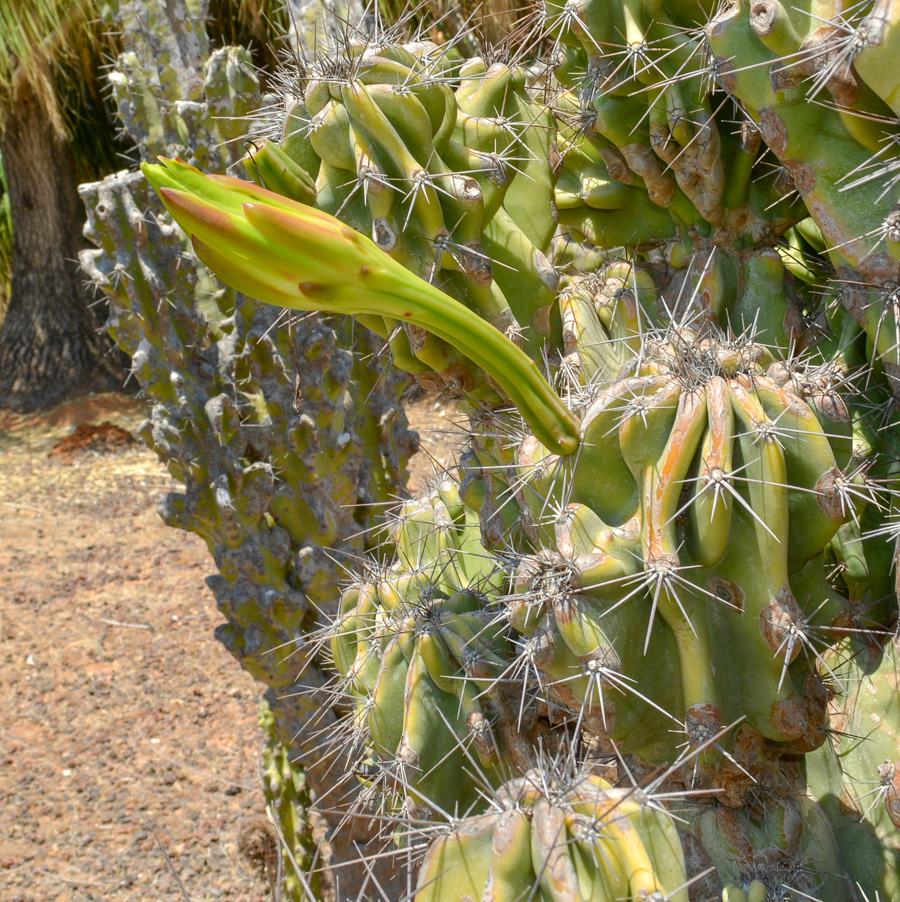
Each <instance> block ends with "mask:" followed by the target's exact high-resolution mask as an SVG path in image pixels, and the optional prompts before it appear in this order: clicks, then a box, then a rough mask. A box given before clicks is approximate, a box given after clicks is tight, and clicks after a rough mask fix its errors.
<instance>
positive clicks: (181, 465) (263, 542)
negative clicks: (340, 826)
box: [81, 2, 415, 898]
mask: <svg viewBox="0 0 900 902" xmlns="http://www.w3.org/2000/svg"><path fill="white" fill-rule="evenodd" d="M205 15H206V4H205V3H199V4H195V3H188V4H187V5H180V6H179V5H177V4H175V5H173V4H166V3H155V2H154V3H146V2H141V3H121V4H118V5H117V6H116V8H115V16H116V22H117V23H118V29H119V30H120V31H121V33H122V41H123V45H124V51H123V53H122V55H121V56H120V57H119V59H118V60H117V64H116V66H115V68H114V69H112V70H111V72H110V74H109V80H110V84H111V87H112V94H113V97H114V99H115V101H116V105H117V108H118V112H119V117H120V119H121V122H122V124H123V127H124V129H125V130H126V132H127V133H128V134H129V135H130V136H131V137H132V139H133V140H134V141H135V143H136V145H137V147H138V149H139V151H140V153H141V155H142V157H143V158H145V159H155V158H156V156H157V155H158V154H178V155H180V156H182V157H184V158H185V159H189V160H192V161H193V162H195V163H197V164H201V165H203V166H209V167H213V168H217V169H224V168H226V167H228V166H232V165H234V166H236V165H237V164H238V160H239V157H240V155H241V154H242V153H243V150H244V144H243V142H242V141H236V140H235V139H237V138H238V137H240V136H241V135H242V134H243V129H244V128H245V127H246V124H245V120H246V118H247V117H250V116H252V115H253V113H254V111H255V110H256V109H258V108H259V107H260V105H261V104H262V102H263V100H262V95H261V93H260V87H259V79H258V75H257V73H256V71H255V69H254V67H253V65H252V63H251V60H250V56H249V54H248V53H247V51H246V50H244V49H242V48H235V47H230V48H221V49H218V50H214V51H210V48H209V46H208V41H207V36H206V32H205V29H204V28H203V25H202V22H203V19H204V17H205ZM81 193H82V197H83V199H84V201H85V204H86V206H87V208H88V223H87V226H86V233H87V236H88V237H89V238H90V239H91V240H92V241H93V242H94V243H95V244H96V245H97V246H98V249H97V250H95V251H88V252H85V253H84V254H83V255H82V265H83V267H84V269H85V271H86V273H87V275H88V276H89V277H90V279H91V280H92V281H93V283H94V284H95V286H97V287H98V289H99V290H102V291H103V292H104V293H105V294H106V295H107V297H108V299H109V302H110V306H111V317H110V321H109V323H108V328H109V330H110V332H111V334H112V335H113V336H114V337H115V339H116V341H117V342H118V344H119V346H120V347H121V348H122V349H123V350H125V351H126V352H127V353H128V354H129V355H130V356H131V358H132V376H133V378H135V379H136V380H137V381H138V383H139V384H140V386H141V388H142V390H143V391H144V392H145V393H146V395H147V396H149V398H150V399H151V400H152V401H153V403H154V406H153V409H152V413H151V415H150V417H149V419H148V420H147V422H145V423H144V424H143V426H142V428H141V434H142V436H143V438H144V439H145V440H146V441H147V443H148V444H149V445H150V446H151V447H152V448H153V449H154V450H155V451H156V453H157V454H158V455H159V457H160V459H161V460H162V461H163V462H164V463H165V464H166V466H167V467H168V469H169V471H170V473H171V474H172V475H173V476H174V477H175V478H176V479H177V480H179V481H180V482H181V483H183V485H184V489H183V491H180V492H173V493H171V494H170V495H168V496H167V497H166V498H165V500H164V501H163V503H162V505H161V509H160V510H161V514H162V516H163V518H164V519H165V521H166V522H167V523H168V524H170V525H172V526H175V527H178V528H181V529H186V530H190V531H191V532H194V533H196V534H198V535H200V536H202V537H203V538H204V540H205V541H206V542H207V544H208V546H209V550H210V554H211V555H212V557H213V558H214V560H215V563H216V566H217V568H218V573H217V575H215V576H213V577H211V578H210V579H209V585H210V588H211V589H212V591H213V593H214V595H215V598H216V602H217V604H218V606H219V608H220V610H221V612H222V613H223V615H224V617H225V622H224V623H222V624H221V625H220V626H219V627H218V628H217V630H216V635H217V637H218V638H219V640H220V641H222V642H223V643H224V644H225V646H226V647H227V648H228V650H229V651H231V652H232V654H234V656H235V657H236V658H237V659H238V661H239V662H240V664H241V666H243V667H244V668H246V669H247V670H248V671H249V672H250V673H252V674H253V676H254V677H256V678H257V679H259V680H260V681H261V682H262V683H263V684H265V687H266V688H267V694H266V698H267V701H268V704H269V705H270V707H271V710H272V712H273V715H274V719H275V720H274V723H275V727H274V729H275V730H276V732H277V735H278V736H279V737H280V741H281V742H282V743H283V744H284V748H283V749H279V748H278V747H277V745H273V747H272V750H271V753H270V754H271V755H272V756H275V757H278V756H282V757H284V758H285V761H286V760H287V757H290V758H291V759H292V760H294V761H295V762H297V761H299V762H300V763H299V764H298V765H297V767H298V768H299V767H300V766H301V765H302V766H308V767H309V773H308V776H309V779H310V782H311V783H312V784H313V785H314V786H315V787H316V788H317V789H318V790H319V791H322V790H323V789H327V788H328V786H330V785H331V783H332V782H333V778H332V777H331V776H330V775H328V774H327V773H326V772H325V770H324V768H322V767H318V768H317V767H316V765H317V764H318V763H319V761H320V757H321V756H320V753H319V751H318V749H317V743H316V741H315V739H314V738H312V736H311V731H310V729H309V721H310V719H311V718H313V717H315V718H316V719H317V720H318V719H319V718H320V717H321V716H322V715H321V710H320V705H319V704H318V703H317V702H316V701H315V700H314V699H312V698H311V697H310V696H309V695H308V694H306V693H305V692H301V691H299V690H298V687H297V686H295V683H297V680H298V674H299V673H300V671H301V670H302V669H303V668H302V667H301V666H300V662H301V661H306V662H307V663H308V665H309V666H308V667H307V668H306V669H305V671H304V675H303V677H302V681H301V682H302V685H303V686H304V687H316V686H321V685H322V684H323V683H325V682H326V681H327V679H328V676H327V675H323V674H322V672H321V662H319V661H315V660H313V659H312V658H311V657H310V656H309V655H308V654H307V652H306V651H305V650H304V648H303V637H304V636H305V635H306V634H307V633H309V632H310V631H311V630H313V629H314V628H315V624H316V623H317V621H318V620H319V618H320V617H323V616H327V615H326V614H325V613H324V612H326V611H328V609H329V608H331V609H332V610H333V609H334V604H335V599H334V586H335V585H336V584H337V583H338V581H339V580H340V579H341V575H342V573H343V569H342V568H343V566H344V565H345V562H346V560H347V559H348V558H350V557H356V556H358V555H359V554H360V553H362V552H363V551H364V550H365V548H366V542H367V540H366V539H365V535H366V532H367V529H368V527H369V526H370V525H371V523H374V518H375V517H376V516H377V512H378V511H379V510H380V509H381V506H382V505H384V504H386V503H390V502H392V501H393V500H394V499H395V498H396V497H397V495H398V494H402V492H403V490H404V489H403V486H404V482H405V475H406V462H407V460H408V457H409V455H410V453H412V451H413V450H414V449H415V436H414V435H411V434H410V433H409V432H408V431H407V429H406V420H405V417H404V415H403V413H402V410H401V409H400V407H399V404H398V397H399V393H400V391H401V389H402V387H403V384H404V383H403V382H402V380H397V379H395V378H393V377H392V376H391V375H390V373H389V371H388V370H387V369H386V367H385V366H384V365H383V364H382V363H380V362H379V361H380V360H381V356H382V355H381V353H380V352H381V349H382V342H381V341H380V340H377V339H375V338H374V337H373V336H371V335H370V334H369V333H367V332H366V331H365V330H362V329H356V330H354V329H353V326H352V323H349V322H347V321H340V322H335V321H332V320H329V319H328V318H327V317H321V316H316V317H312V318H307V319H306V320H303V321H301V320H300V319H299V318H298V319H291V320H289V321H287V322H284V323H282V320H283V317H282V316H281V314H280V312H279V311H278V310H277V309H275V308H273V307H271V306H269V305H263V304H260V303H259V302H257V301H256V300H254V299H252V298H251V297H247V296H244V295H241V294H240V293H238V292H236V291H234V290H232V289H224V290H222V289H221V288H220V287H219V286H217V285H216V284H215V282H214V280H213V279H212V277H211V275H210V273H209V272H208V271H207V270H206V269H205V267H204V266H203V265H202V264H201V263H200V262H199V260H198V259H197V257H196V256H195V255H194V254H193V252H192V251H191V249H190V247H189V246H187V245H186V244H185V243H184V242H183V240H181V239H180V238H179V236H178V234H177V230H176V227H175V226H174V225H172V224H171V222H170V221H169V220H168V219H167V217H166V215H165V211H164V209H163V208H162V206H161V205H160V203H159V201H158V198H157V197H156V196H155V195H154V193H153V192H152V191H151V190H150V188H149V186H148V185H147V183H146V181H145V180H144V179H143V177H142V176H141V174H140V173H128V172H121V173H118V174H116V175H114V176H110V177H109V178H107V179H104V180H103V181H102V182H99V183H96V184H91V185H84V186H82V189H81ZM282 325H283V327H282ZM360 397H361V398H365V399H367V404H366V405H365V406H360V405H359V404H358V403H357V401H356V399H357V398H360ZM332 719H333V718H332ZM285 766H286V765H285V764H284V762H282V771H284V767H285ZM282 776H283V778H284V779H286V780H288V781H294V782H296V781H302V780H305V779H306V776H304V774H303V772H302V770H298V771H297V773H295V774H294V775H293V776H290V775H285V774H283V775H282ZM297 827H298V825H297V824H293V823H291V824H289V823H287V822H284V823H283V824H282V829H283V831H284V832H285V833H286V834H289V835H298V829H297ZM307 839H308V836H307ZM332 845H333V847H334V851H335V852H336V854H337V857H340V849H339V846H340V843H339V842H335V843H333V844H332ZM298 858H302V856H299V853H298ZM308 860H311V858H309V859H308ZM320 860H323V859H322V857H321V856H320ZM345 885H347V881H346V880H345ZM288 889H290V887H288ZM291 892H293V896H292V897H293V898H302V892H301V891H300V889H299V888H297V887H294V889H293V890H291Z"/></svg>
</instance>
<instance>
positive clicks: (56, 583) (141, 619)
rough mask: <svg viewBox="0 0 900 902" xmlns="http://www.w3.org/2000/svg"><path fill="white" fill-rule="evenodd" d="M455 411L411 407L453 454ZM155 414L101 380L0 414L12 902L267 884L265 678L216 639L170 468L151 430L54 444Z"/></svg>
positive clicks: (88, 900) (6, 896)
mask: <svg viewBox="0 0 900 902" xmlns="http://www.w3.org/2000/svg"><path fill="white" fill-rule="evenodd" d="M443 414H444V409H443V407H442V405H440V404H437V403H436V402H435V401H434V400H433V399H428V400H426V401H422V402H419V403H418V404H416V405H414V406H413V408H412V409H411V411H410V417H411V419H412V420H413V422H414V426H416V427H417V428H419V429H420V430H422V432H423V439H424V442H423V446H424V448H425V449H426V451H430V452H432V453H433V454H434V455H436V456H437V457H440V458H444V457H445V456H446V454H447V449H448V447H449V439H448V438H447V437H446V436H445V435H442V434H441V433H440V432H437V433H435V432H429V431H427V430H430V429H431V428H434V427H437V428H438V429H440V428H441V427H442V426H443V425H444V424H445V423H446V422H447V420H446V419H444V418H443ZM143 416H144V410H143V408H142V406H141V405H140V404H139V403H138V402H136V401H134V400H132V399H129V398H125V397H120V396H117V395H104V396H98V397H91V398H87V399H84V400H82V401H81V402H80V403H77V404H72V405H66V406H64V407H62V408H59V409H57V410H56V411H54V412H52V413H51V414H50V415H42V416H39V417H38V416H34V417H10V416H8V415H7V416H6V417H5V418H0V687H2V689H0V900H3V902H52V900H56V902H101V900H102V902H126V900H127V902H131V900H134V902H138V900H140V902H155V900H177V899H183V898H184V892H183V891H182V889H181V886H180V885H179V883H180V884H181V885H183V887H184V890H185V891H186V893H187V895H188V896H189V897H190V899H191V900H193V902H201V900H214V899H215V900H225V902H257V900H259V902H262V900H266V899H268V898H269V892H268V887H267V884H266V883H265V882H264V880H263V879H262V877H261V876H260V875H257V874H255V873H254V872H252V871H251V869H250V868H249V866H248V865H247V864H245V862H244V861H243V860H242V859H241V857H240V856H239V854H238V852H237V837H238V835H239V833H240V831H241V830H242V829H243V828H245V827H246V826H247V825H248V824H252V822H253V821H254V820H255V819H256V818H258V817H261V816H263V814H264V803H263V797H262V793H261V792H260V791H259V789H258V786H259V782H260V781H259V753H260V751H261V748H262V745H263V739H262V734H261V732H260V730H259V728H258V726H257V723H256V715H257V708H258V699H259V696H260V692H259V688H258V686H257V684H255V683H254V682H253V680H252V679H251V678H250V677H249V676H247V675H246V674H245V673H243V672H242V671H241V670H240V668H239V667H238V666H237V664H236V663H235V662H234V660H233V659H232V658H231V657H230V656H229V655H228V653H227V652H226V651H225V650H224V649H223V648H221V647H220V646H219V645H218V643H216V642H215V640H214V639H213V637H212V631H213V629H214V628H215V626H216V624H217V623H219V622H220V620H221V617H220V615H219V613H218V611H217V610H216V607H215V604H214V602H213V598H212V595H211V593H210V592H209V591H208V590H207V588H206V586H205V584H204V579H205V577H207V576H208V575H211V573H212V572H213V564H212V561H211V559H210V557H209V555H208V553H207V551H206V547H205V545H204V544H203V542H202V541H201V540H200V539H199V538H198V537H196V536H193V535H189V534H185V533H181V532H178V531H175V530H172V529H168V528H167V527H165V526H164V525H163V524H162V521H161V520H160V519H159V517H158V516H157V514H156V510H155V508H156V504H157V502H158V501H159V499H160V496H161V495H162V494H164V493H165V492H167V491H170V490H172V489H173V488H175V484H174V483H173V482H172V481H171V480H170V479H169V477H168V476H167V475H166V473H165V471H164V470H163V469H162V467H161V466H160V465H159V464H158V462H157V460H156V457H155V456H154V455H153V454H152V453H151V452H149V451H148V450H147V449H145V448H143V446H141V445H140V444H134V445H131V446H125V447H120V448H117V449H115V450H108V449H107V450H105V451H101V450H98V449H96V448H93V449H92V448H90V447H88V448H86V449H84V450H82V451H80V452H78V453H75V454H74V455H70V456H69V457H68V458H66V457H62V458H61V457H59V456H48V451H49V450H50V448H52V446H53V444H54V443H55V442H57V441H59V440H60V439H61V438H64V437H66V436H68V435H70V434H71V433H72V431H73V429H74V427H75V426H77V425H78V424H79V423H100V422H103V421H111V422H113V423H115V424H117V425H119V426H121V427H123V428H124V429H125V430H128V431H133V430H134V429H135V428H136V426H137V425H138V423H139V422H140V421H141V419H142V418H143ZM415 469H416V475H415V478H416V479H418V480H421V478H422V475H423V473H425V472H427V471H429V470H430V469H431V467H430V464H429V461H428V459H427V454H425V455H419V456H418V458H417V460H416V467H415Z"/></svg>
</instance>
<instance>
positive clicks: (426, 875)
mask: <svg viewBox="0 0 900 902" xmlns="http://www.w3.org/2000/svg"><path fill="white" fill-rule="evenodd" d="M648 802H649V800H646V799H642V798H641V795H640V794H635V793H632V792H631V791H629V790H627V789H619V788H615V787H613V786H611V785H610V784H609V783H608V782H606V781H605V780H604V779H603V778H601V777H599V776H582V777H580V778H578V777H576V778H575V779H574V780H573V779H569V780H568V781H560V785H555V781H552V780H548V776H547V775H546V774H545V773H542V772H540V771H536V770H530V771H528V772H527V773H526V774H524V775H523V776H522V777H519V778H517V779H515V780H512V781H510V782H508V783H506V784H504V785H503V786H502V787H500V789H499V790H497V792H496V793H495V796H494V799H493V801H492V808H491V811H490V813H488V814H483V815H480V816H479V817H477V818H471V819H468V820H465V821H463V822H462V823H460V824H458V825H455V826H453V827H451V828H450V829H449V830H447V832H446V833H445V834H444V835H442V836H440V837H438V838H437V839H436V840H434V842H433V843H432V844H431V845H430V846H429V848H428V850H427V851H426V853H425V861H424V863H423V865H422V867H421V870H420V871H419V886H418V891H417V893H416V896H415V899H416V902H431V900H435V902H436V900H438V899H440V900H442V902H444V900H447V902H453V900H460V902H462V900H464V899H482V898H488V897H490V898H495V899H504V900H506V899H508V900H513V899H526V898H529V897H531V898H541V899H547V900H559V902H575V900H580V899H591V900H596V902H612V900H619V899H635V900H637V899H647V900H655V899H657V898H659V899H663V898H664V899H670V900H672V902H687V898H688V896H687V891H686V890H685V889H684V885H685V883H686V878H685V864H684V858H683V855H682V851H681V845H680V842H679V839H678V835H677V831H676V829H675V826H674V823H673V821H672V820H671V818H670V817H669V816H668V815H667V814H665V813H664V812H663V811H662V810H660V809H659V808H658V807H656V806H654V805H653V804H652V803H648ZM488 894H490V896H488Z"/></svg>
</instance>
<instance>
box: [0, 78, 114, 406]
mask: <svg viewBox="0 0 900 902" xmlns="http://www.w3.org/2000/svg"><path fill="white" fill-rule="evenodd" d="M0 153H2V155H3V163H4V166H5V168H6V172H7V177H8V181H9V197H10V208H11V212H12V225H13V271H12V290H11V293H10V299H9V308H8V310H7V313H6V317H5V318H4V320H3V323H2V325H0V407H8V408H12V409H13V410H18V411H22V412H24V411H29V410H37V409H40V408H44V407H49V406H51V405H53V404H55V403H58V402H59V401H62V400H65V399H66V398H68V397H70V396H72V395H74V394H76V393H78V392H82V391H86V390H89V389H97V390H105V389H111V388H120V387H121V386H122V383H123V381H124V372H125V370H124V367H123V361H122V358H121V356H120V354H119V352H117V351H114V350H113V346H112V343H111V342H110V340H109V339H108V338H107V337H106V335H105V334H102V333H101V331H100V330H101V328H102V326H103V322H104V319H105V310H106V304H105V302H103V301H98V300H96V299H95V298H94V297H93V293H92V291H91V290H90V289H89V288H88V287H87V286H86V285H85V279H84V275H83V274H82V273H81V271H80V268H79V265H78V251H79V250H80V249H81V248H82V247H84V246H85V245H86V242H85V241H84V239H83V237H82V228H83V226H84V219H85V214H84V208H83V206H82V204H81V199H80V198H79V196H78V178H77V175H76V170H75V160H74V156H73V154H72V150H71V148H70V147H69V145H68V144H67V143H66V142H65V141H63V140H60V138H59V137H58V136H57V135H56V134H55V133H54V131H53V127H52V125H51V124H50V122H49V121H48V120H47V117H46V115H45V114H44V113H43V112H42V109H41V105H40V103H39V102H38V100H37V98H36V97H35V95H34V93H33V91H32V90H31V88H30V86H29V85H28V83H27V80H26V79H23V80H22V82H21V83H20V85H19V86H18V95H17V97H16V99H15V106H14V108H13V110H12V115H9V116H7V117H6V119H5V128H4V130H3V131H0Z"/></svg>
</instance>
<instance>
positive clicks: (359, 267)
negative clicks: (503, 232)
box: [143, 161, 578, 454]
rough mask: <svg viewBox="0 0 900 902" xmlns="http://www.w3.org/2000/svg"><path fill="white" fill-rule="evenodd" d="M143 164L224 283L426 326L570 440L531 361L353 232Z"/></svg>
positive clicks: (298, 302) (258, 191)
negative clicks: (227, 280)
mask: <svg viewBox="0 0 900 902" xmlns="http://www.w3.org/2000/svg"><path fill="white" fill-rule="evenodd" d="M143 169H144V173H145V175H146V177H147V178H148V180H149V181H150V182H151V184H153V185H154V187H155V188H157V190H158V191H159V193H160V196H161V197H162V198H163V202H164V203H165V204H166V206H167V208H168V209H169V211H170V212H171V213H172V215H173V216H174V217H175V219H176V220H177V221H178V222H179V224H180V225H181V226H182V228H183V229H184V230H185V231H186V232H187V233H188V234H189V235H191V237H192V238H193V239H194V241H195V242H196V246H197V249H198V253H199V255H200V256H201V259H204V262H206V263H207V265H209V266H210V267H211V268H213V269H214V270H218V271H219V272H220V274H221V275H222V276H223V277H227V278H228V279H229V280H230V281H231V283H232V284H233V285H234V287H236V288H238V289H239V290H243V291H246V292H247V293H250V294H254V295H255V296H257V297H259V298H260V300H264V301H268V302H269V303H276V304H281V305H282V306H287V307H291V308H292V309H296V310H309V311H319V310H321V311H325V312H331V313H352V314H367V315H376V316H389V317H391V318H392V319H396V320H399V321H400V322H404V323H412V324H414V325H416V326H419V327H420V328H422V329H426V330H428V331H429V332H432V333H434V334H435V335H437V336H438V337H440V338H442V339H444V340H446V341H447V342H448V343H450V344H451V345H453V346H454V347H456V348H458V350H459V351H460V352H461V353H462V354H464V355H465V356H466V357H468V358H469V359H471V360H473V362H474V363H476V365H478V366H479V367H481V368H482V369H483V370H484V371H485V372H487V373H488V374H490V376H491V377H492V378H493V379H494V380H495V381H496V382H497V384H498V385H500V386H501V387H502V388H503V390H504V391H505V392H506V393H507V395H508V396H509V398H510V399H511V400H512V401H513V403H514V404H515V405H516V407H517V408H518V409H519V410H520V411H521V412H522V415H523V417H524V418H525V420H526V422H527V423H528V424H529V426H530V427H531V428H532V429H534V431H535V434H536V435H539V436H540V438H541V440H542V441H545V442H546V443H547V445H548V447H551V448H552V449H553V451H554V453H558V454H571V453H572V452H573V451H575V449H576V448H577V447H578V424H577V420H576V419H575V418H574V416H573V414H571V413H570V412H569V410H568V409H567V408H566V407H565V406H564V405H563V403H562V402H561V401H560V399H559V397H558V396H557V395H556V394H555V392H554V391H553V389H552V388H550V386H549V385H548V384H547V382H546V380H545V379H544V378H543V377H542V376H541V375H540V373H539V372H538V370H537V366H536V365H535V363H534V362H533V361H532V360H530V359H529V358H527V357H526V356H525V354H523V353H522V351H520V350H519V349H518V348H517V347H516V346H515V345H513V344H512V343H511V342H510V341H508V340H507V339H506V338H504V337H503V336H502V335H501V334H499V333H498V332H497V330H496V329H494V328H493V327H492V326H490V325H489V324H487V323H485V322H484V321H483V320H481V319H480V318H479V317H477V316H475V315H474V314H472V313H471V312H470V311H468V310H467V309H466V308H465V307H463V306H462V305H461V304H460V303H459V302H458V301H454V300H453V299H452V298H450V297H448V296H447V295H445V294H443V293H442V292H440V291H439V290H438V289H436V288H434V287H433V286H431V285H429V284H428V283H427V282H423V281H422V280H421V279H418V278H416V277H415V276H413V275H412V274H411V273H409V272H408V271H407V270H406V269H404V268H403V267H402V266H400V265H399V264H397V263H395V262H394V261H393V260H391V258H390V257H388V256H387V255H386V254H384V253H383V252H382V251H380V250H379V249H378V248H377V247H376V246H375V245H374V244H373V243H372V242H371V241H369V239H367V238H365V237H364V236H363V235H360V234H359V233H357V232H354V231H353V230H352V229H349V228H347V227H346V226H343V225H342V224H341V223H339V222H338V221H337V220H335V219H333V218H332V217H331V216H329V215H328V214H326V213H322V212H320V211H318V210H315V209H313V208H310V207H306V206H303V205H301V204H295V203H293V202H291V201H289V200H287V199H286V198H283V197H281V196H280V195H277V194H272V193H270V192H268V191H266V190H265V189H264V188H255V187H252V186H249V185H247V183H245V182H235V180H229V179H226V178H225V177H218V178H217V179H210V178H207V177H205V176H203V175H202V174H201V173H200V172H199V171H197V170H195V169H193V167H189V166H187V165H186V164H182V163H178V162H177V161H166V162H165V164H164V165H163V166H149V165H146V164H145V166H144V167H143ZM173 185H177V186H178V187H172V186H173ZM298 280H302V281H298ZM362 286H365V289H364V290H361V287H362Z"/></svg>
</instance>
